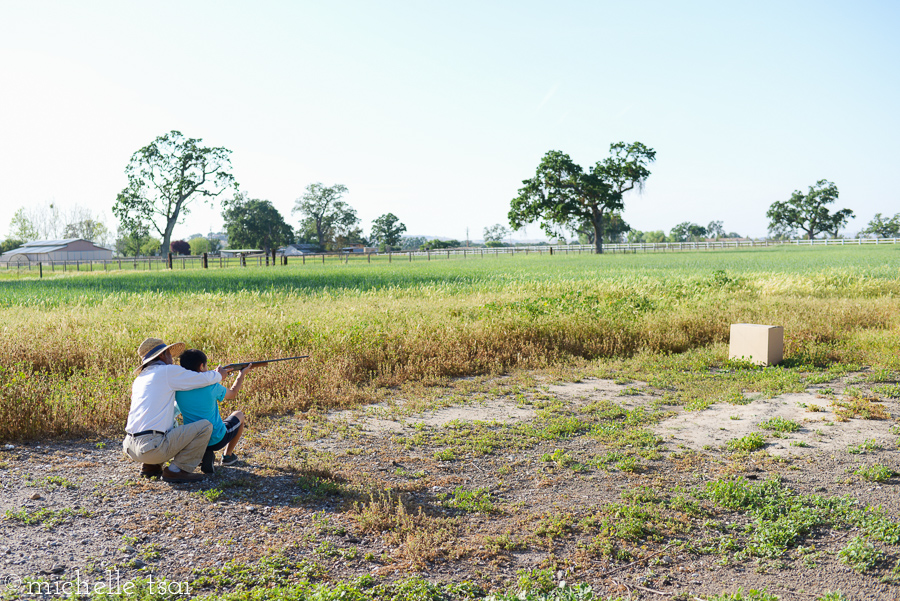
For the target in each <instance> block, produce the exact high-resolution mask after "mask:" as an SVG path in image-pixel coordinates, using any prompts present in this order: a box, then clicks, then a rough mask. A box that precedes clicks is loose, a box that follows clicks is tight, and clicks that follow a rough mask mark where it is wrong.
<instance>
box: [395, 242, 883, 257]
mask: <svg viewBox="0 0 900 601" xmlns="http://www.w3.org/2000/svg"><path fill="white" fill-rule="evenodd" d="M898 242H900V238H853V239H845V238H831V239H823V240H717V241H711V242H658V243H652V244H651V243H647V244H645V243H634V244H604V245H603V252H604V253H613V254H614V253H638V252H642V253H646V252H672V251H680V250H717V249H719V250H721V249H726V248H759V247H766V246H783V245H795V246H806V245H815V246H861V245H863V244H897V243H898ZM551 249H552V251H551ZM592 252H594V245H593V244H570V245H565V244H552V245H541V246H502V247H496V248H448V249H437V250H430V251H425V250H420V251H412V252H411V254H412V255H413V256H426V255H437V256H447V255H449V256H452V255H464V256H491V255H502V254H510V253H525V254H528V253H538V254H544V253H547V254H579V253H592ZM394 254H402V255H407V254H410V251H406V252H402V253H394Z"/></svg>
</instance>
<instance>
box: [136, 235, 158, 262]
mask: <svg viewBox="0 0 900 601" xmlns="http://www.w3.org/2000/svg"><path fill="white" fill-rule="evenodd" d="M161 248H162V242H160V241H159V240H158V239H156V238H154V237H152V236H147V237H146V238H144V239H143V240H142V241H141V248H140V251H141V253H140V254H142V255H143V256H145V257H150V256H153V255H158V254H159V249H161Z"/></svg>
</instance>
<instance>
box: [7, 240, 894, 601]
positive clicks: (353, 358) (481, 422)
mask: <svg viewBox="0 0 900 601" xmlns="http://www.w3.org/2000/svg"><path fill="white" fill-rule="evenodd" d="M0 290H2V292H0V328H2V332H3V336H2V338H0V441H2V442H4V443H5V442H6V441H11V442H14V443H16V444H14V445H11V446H10V447H7V446H6V445H5V444H4V445H2V446H0V489H2V490H3V492H4V494H3V495H0V513H2V514H3V516H4V517H3V520H2V521H0V533H2V534H3V536H4V545H6V549H7V555H6V557H10V558H12V559H14V560H17V561H19V563H18V564H12V567H13V568H14V571H12V572H10V573H13V574H16V573H19V571H21V574H31V575H34V574H43V576H40V577H41V578H45V577H46V578H47V579H54V578H56V577H55V576H48V575H47V572H46V568H47V567H48V566H50V567H52V565H51V564H49V563H46V562H45V561H44V559H43V554H35V553H33V552H32V549H34V548H41V549H43V548H45V547H46V548H48V549H50V548H51V547H50V543H51V541H52V542H53V544H57V543H58V541H62V543H59V544H60V545H61V547H52V548H54V549H61V550H59V552H58V554H59V556H60V557H64V556H69V555H68V554H71V557H70V559H69V560H68V561H65V562H64V563H66V566H65V569H66V570H67V571H65V572H64V573H63V574H61V575H59V578H60V579H63V580H65V579H71V578H72V570H73V569H75V568H80V569H82V573H83V574H85V575H87V574H93V575H94V576H96V575H98V574H103V573H104V570H106V569H109V568H112V567H116V568H117V569H119V568H121V569H122V570H123V574H125V575H127V576H128V577H130V578H146V576H147V574H148V573H153V574H154V576H157V575H160V574H161V575H163V576H164V577H166V578H169V579H172V580H178V581H185V582H189V583H190V584H191V586H192V590H194V591H195V592H196V593H197V594H199V595H202V597H201V598H205V599H208V600H209V601H225V600H228V601H238V600H242V601H243V600H250V599H253V600H262V599H272V600H274V599H298V600H299V599H321V600H326V599H357V600H360V601H388V600H392V601H418V600H420V599H431V600H435V601H451V600H456V599H473V600H474V599H485V598H488V599H491V598H492V599H494V600H495V601H514V600H521V599H532V600H534V601H551V600H556V601H562V600H570V601H575V600H593V601H599V600H601V599H604V600H612V599H658V598H660V597H661V596H664V597H668V598H672V599H678V600H687V599H701V600H702V601H743V600H751V599H752V600H755V601H775V600H777V599H794V598H803V599H816V600H819V601H841V600H843V601H847V600H850V599H853V600H859V599H895V598H896V596H897V595H896V591H897V590H900V589H898V587H900V520H898V519H897V516H898V515H900V496H898V495H897V494H896V485H897V482H898V476H900V474H898V472H897V471H896V470H895V469H894V468H895V467H896V457H897V453H898V451H897V449H898V439H897V436H900V426H898V425H897V421H896V420H897V417H898V400H897V399H900V354H898V352H897V351H898V347H900V308H898V307H900V305H898V302H897V300H898V296H900V248H896V247H892V246H891V247H863V248H843V249H842V248H821V247H819V248H813V249H810V248H774V249H755V250H747V251H725V252H715V253H712V252H696V253H677V254H676V253H672V254H667V255H662V254H659V255H615V256H612V255H607V256H591V255H582V256H577V255H575V256H568V257H567V256H554V257H549V256H544V257H540V256H527V257H526V256H516V257H498V258H486V259H483V260H482V259H477V260H472V259H466V260H463V259H456V260H439V261H438V260H433V261H430V262H426V261H418V262H412V263H396V262H395V263H392V264H387V263H384V262H373V263H372V264H368V263H365V262H357V263H353V262H352V261H351V263H350V264H348V265H338V264H332V265H325V266H322V265H321V264H307V265H305V266H303V265H289V266H288V267H277V268H246V269H228V270H221V271H220V270H210V271H199V270H194V271H189V270H185V271H179V270H175V271H174V272H170V273H165V272H163V273H156V272H152V273H147V272H144V273H140V272H138V273H115V274H114V273H108V274H104V273H93V274H90V273H82V274H71V273H69V274H66V275H64V276H63V275H61V274H59V273H57V274H55V275H53V276H52V277H45V278H44V279H43V280H38V279H36V278H28V277H24V276H23V277H7V278H6V279H3V278H2V277H0ZM739 322H755V323H774V324H780V325H783V326H784V327H785V342H786V359H785V361H784V362H783V363H782V364H781V365H779V366H777V367H774V368H759V367H754V366H751V365H748V364H746V363H742V362H733V361H728V360H727V339H728V332H729V326H730V324H731V323H739ZM147 336H159V337H162V338H164V339H166V340H169V341H175V340H182V341H184V342H186V343H187V344H188V346H193V347H197V348H202V349H204V350H206V351H207V353H208V354H209V355H210V356H211V359H212V361H213V362H219V361H223V362H224V361H235V360H247V359H254V358H258V357H271V356H275V355H281V354H292V355H293V354H307V353H308V354H310V355H311V359H310V360H308V361H305V362H300V363H295V364H291V365H284V364H282V365H278V366H272V367H268V368H266V369H265V370H261V371H259V372H256V373H254V374H252V375H251V376H250V377H249V378H248V383H247V385H246V386H245V388H244V391H243V392H242V394H241V396H240V398H239V399H238V401H237V403H236V408H241V409H243V410H245V411H247V413H248V414H249V415H250V417H251V422H250V428H249V429H248V434H247V436H246V437H245V439H244V440H243V441H242V443H241V447H240V450H239V453H240V454H241V455H242V457H246V458H247V460H246V462H244V463H243V464H242V465H239V466H237V467H225V468H217V473H216V474H215V476H213V477H211V478H207V479H206V480H205V481H204V482H203V483H202V484H200V485H198V486H190V487H178V486H169V485H167V484H165V483H162V482H155V481H146V480H142V479H139V478H137V477H136V475H135V474H136V471H137V468H136V466H135V465H134V464H133V463H131V462H127V461H123V460H121V457H120V455H121V452H120V451H119V450H118V445H119V440H120V438H121V434H122V425H123V423H124V419H125V414H126V413H127V409H128V398H129V387H130V384H131V381H132V378H133V376H132V374H131V371H132V369H133V368H134V367H135V366H136V365H137V357H136V355H135V349H136V348H137V346H138V344H139V343H140V342H141V340H143V339H144V338H145V337H147ZM785 393H796V394H797V396H789V395H785ZM374 402H379V404H378V405H374V406H365V407H364V405H366V404H368V403H374ZM496 407H500V408H502V410H503V412H502V414H501V415H502V416H506V417H509V416H510V415H514V414H515V415H519V416H520V417H519V418H516V419H505V420H504V419H500V420H496V419H495V417H496V414H492V413H491V410H492V408H496ZM337 408H342V409H353V410H352V411H341V412H330V411H329V410H332V409H337ZM440 415H443V416H444V417H442V418H441V420H437V419H436V416H440ZM379 424H380V425H379ZM379 428H383V429H379ZM695 435H697V436H699V437H694V436H695ZM701 435H702V436H701ZM53 437H55V438H57V439H58V440H55V441H54V440H47V439H48V438H53ZM703 437H706V438H703ZM20 441H31V442H26V443H25V444H20ZM35 493H37V495H38V497H39V498H38V500H35ZM41 497H43V499H41ZM160 499H163V500H164V501H163V502H160ZM98 524H105V526H104V528H105V529H103V530H102V532H99V534H98V530H97V528H98ZM63 530H65V532H66V533H67V536H61V535H60V534H59V533H60V532H61V531H63ZM69 534H71V536H69ZM66 545H68V547H67V546H66ZM123 549H124V550H123ZM0 550H2V548H0ZM186 552H190V553H191V555H190V560H188V561H186V558H185V553H186ZM73 562H74V563H73ZM45 563H46V565H45ZM38 570H45V571H44V572H38ZM742 589H743V590H742ZM592 591H594V592H592ZM840 591H844V592H843V593H842V592H840ZM601 592H602V595H601ZM844 593H846V594H844ZM490 594H493V595H494V596H493V597H486V595H490ZM14 598H19V597H17V596H16V591H12V592H10V593H8V594H7V595H5V596H4V594H3V592H2V591H0V599H3V600H4V601H6V599H14ZM93 598H94V599H107V598H111V597H110V596H102V595H95V596H94V597H93ZM136 598H138V599H146V600H150V599H154V600H158V599H162V598H165V599H175V598H177V597H175V596H172V595H170V596H168V597H160V596H155V594H154V593H152V592H151V591H148V590H143V592H141V593H140V594H139V595H137V596H136Z"/></svg>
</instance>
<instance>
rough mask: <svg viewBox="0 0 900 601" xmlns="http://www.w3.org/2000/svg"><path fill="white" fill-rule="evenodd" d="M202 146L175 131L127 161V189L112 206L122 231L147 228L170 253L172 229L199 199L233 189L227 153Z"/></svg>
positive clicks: (199, 141) (210, 198) (218, 148)
mask: <svg viewBox="0 0 900 601" xmlns="http://www.w3.org/2000/svg"><path fill="white" fill-rule="evenodd" d="M202 142H203V140H200V139H197V138H185V137H184V136H183V135H182V134H181V132H178V131H174V130H173V131H171V132H169V133H167V134H165V135H162V136H159V137H157V138H156V139H155V140H154V141H153V142H151V143H150V144H148V145H147V146H144V147H143V148H141V149H140V150H138V151H137V152H135V153H134V154H133V155H132V156H131V160H130V161H129V162H128V166H127V167H126V168H125V175H126V176H127V177H128V186H126V187H125V189H124V190H122V191H121V192H120V193H119V196H118V197H117V198H116V204H115V206H114V207H113V213H114V214H115V216H116V217H117V218H118V219H119V221H120V222H121V224H122V227H123V228H125V229H127V230H138V229H140V227H141V226H150V227H152V228H153V229H155V230H156V231H157V232H159V234H160V235H161V236H162V248H164V249H168V248H169V244H170V242H171V239H172V230H173V229H174V228H175V225H176V224H177V223H179V222H180V221H181V220H182V218H183V217H184V216H185V215H187V214H188V213H190V209H191V206H192V205H193V204H194V203H195V201H196V200H197V199H203V200H205V201H207V202H209V201H211V200H212V199H213V198H214V197H216V196H218V195H219V194H221V193H222V192H225V191H226V190H228V189H229V188H232V187H235V188H236V187H237V183H236V182H235V180H234V176H233V175H232V174H231V159H230V158H229V155H230V154H231V151H230V150H228V149H226V148H221V147H211V146H203V144H202Z"/></svg>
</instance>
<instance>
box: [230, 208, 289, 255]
mask: <svg viewBox="0 0 900 601" xmlns="http://www.w3.org/2000/svg"><path fill="white" fill-rule="evenodd" d="M223 207H224V212H223V213H222V217H223V218H224V220H225V231H226V232H227V233H228V244H229V245H231V247H232V248H261V249H263V250H264V251H265V252H266V253H267V254H268V253H269V251H271V250H272V249H273V248H278V247H279V246H283V245H285V244H290V243H291V242H292V241H293V240H294V230H293V229H291V226H290V225H288V224H287V222H286V221H285V220H284V217H282V216H281V213H280V212H278V209H276V208H275V207H274V205H272V203H271V202H269V201H268V200H260V199H258V198H247V196H246V195H245V194H236V195H235V196H234V198H233V199H231V200H229V201H226V202H225V203H223Z"/></svg>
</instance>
